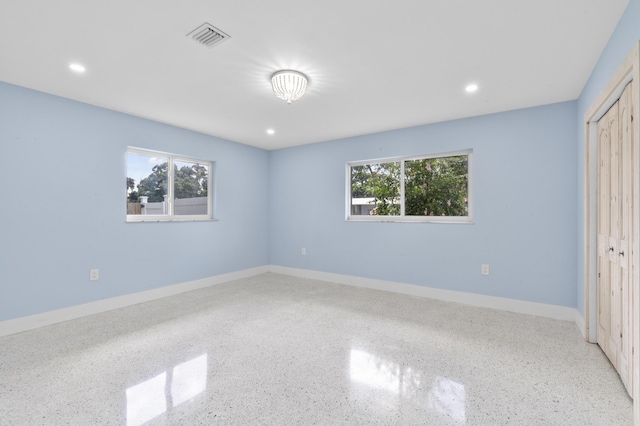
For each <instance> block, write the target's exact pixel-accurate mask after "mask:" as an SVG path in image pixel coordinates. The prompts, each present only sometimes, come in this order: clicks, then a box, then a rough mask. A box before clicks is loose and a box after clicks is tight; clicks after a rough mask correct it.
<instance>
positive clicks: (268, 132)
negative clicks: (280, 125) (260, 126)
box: [267, 129, 276, 135]
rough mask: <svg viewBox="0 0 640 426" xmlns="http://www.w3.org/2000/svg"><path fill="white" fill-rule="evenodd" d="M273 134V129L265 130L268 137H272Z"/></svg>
mask: <svg viewBox="0 0 640 426" xmlns="http://www.w3.org/2000/svg"><path fill="white" fill-rule="evenodd" d="M275 132H276V131H275V130H273V129H267V134H268V135H273V134H275Z"/></svg>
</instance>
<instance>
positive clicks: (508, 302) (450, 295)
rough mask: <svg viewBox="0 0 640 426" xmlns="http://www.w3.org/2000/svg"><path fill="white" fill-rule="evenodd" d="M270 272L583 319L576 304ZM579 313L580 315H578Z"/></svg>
mask: <svg viewBox="0 0 640 426" xmlns="http://www.w3.org/2000/svg"><path fill="white" fill-rule="evenodd" d="M269 272H274V273H277V274H283V275H291V276H294V277H300V278H310V279H314V280H320V281H329V282H333V283H338V284H345V285H351V286H355V287H365V288H371V289H374V290H382V291H390V292H393V293H401V294H408V295H411V296H420V297H426V298H429V299H436V300H442V301H446V302H456V303H463V304H465V305H472V306H479V307H483V308H491V309H498V310H501V311H509V312H516V313H519V314H527V315H535V316H539V317H545V318H553V319H558V320H563V321H572V322H576V324H578V327H580V324H582V328H584V320H582V321H581V322H578V319H577V316H576V315H580V314H579V313H578V311H577V310H576V309H575V308H569V307H566V306H558V305H547V304H544V303H536V302H527V301H523V300H515V299H507V298H504V297H495V296H485V295H482V294H473V293H466V292H462V291H453V290H443V289H439V288H432V287H423V286H419V285H413V284H404V283H398V282H393V281H383V280H376V279H371V278H362V277H355V276H351V275H340V274H332V273H329V272H319V271H312V270H309V269H298V268H289V267H286V266H277V265H270V266H269ZM580 317H582V316H581V315H580ZM583 334H584V332H583Z"/></svg>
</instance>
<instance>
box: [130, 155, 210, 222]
mask: <svg viewBox="0 0 640 426" xmlns="http://www.w3.org/2000/svg"><path fill="white" fill-rule="evenodd" d="M212 172H213V163H212V162H210V161H202V160H196V159H193V158H185V157H179V156H175V155H172V154H166V153H161V152H154V151H147V150H142V149H137V148H128V149H127V194H126V204H127V221H129V222H144V221H171V220H210V219H212V218H213V212H212V210H213V202H212V198H213V197H212V188H213V185H212Z"/></svg>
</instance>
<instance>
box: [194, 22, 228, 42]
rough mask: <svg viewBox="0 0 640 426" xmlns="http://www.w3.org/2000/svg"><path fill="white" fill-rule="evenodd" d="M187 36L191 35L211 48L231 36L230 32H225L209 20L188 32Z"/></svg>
mask: <svg viewBox="0 0 640 426" xmlns="http://www.w3.org/2000/svg"><path fill="white" fill-rule="evenodd" d="M187 37H191V38H192V39H194V40H195V41H197V42H198V43H200V44H202V45H204V46H207V47H209V48H211V47H213V46H215V45H217V44H220V43H222V42H223V41H225V40H226V39H228V38H231V37H230V36H229V35H228V34H225V33H223V32H222V31H220V30H219V29H217V28H216V27H214V26H213V25H211V24H209V23H208V22H205V23H204V24H202V25H200V26H199V27H198V28H196V29H195V30H193V31H191V32H190V33H189V34H187Z"/></svg>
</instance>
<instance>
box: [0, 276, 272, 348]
mask: <svg viewBox="0 0 640 426" xmlns="http://www.w3.org/2000/svg"><path fill="white" fill-rule="evenodd" d="M268 271H269V267H268V266H266V265H265V266H259V267H256V268H250V269H244V270H242V271H237V272H230V273H228V274H222V275H216V276H213V277H208V278H203V279H200V280H195V281H189V282H186V283H180V284H174V285H169V286H166V287H160V288H156V289H153V290H147V291H141V292H139V293H132V294H127V295H124V296H118V297H112V298H109V299H103V300H98V301H95V302H90V303H84V304H82V305H76V306H71V307H68V308H63V309H57V310H55V311H48V312H43V313H41V314H35V315H29V316H26V317H21V318H15V319H11V320H7V321H2V322H0V337H1V336H8V335H10V334H16V333H20V332H23V331H27V330H33V329H35V328H38V327H44V326H47V325H51V324H56V323H60V322H64V321H69V320H72V319H76V318H81V317H84V316H88V315H93V314H98V313H101V312H107V311H112V310H114V309H119V308H124V307H127V306H132V305H137V304H139V303H144V302H150V301H152V300H156V299H162V298H164V297H168V296H174V295H176V294H180V293H186V292H188V291H193V290H198V289H201V288H205V287H210V286H212V285H217V284H223V283H226V282H229V281H234V280H239V279H241V278H248V277H252V276H255V275H260V274H264V273H266V272H268Z"/></svg>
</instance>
